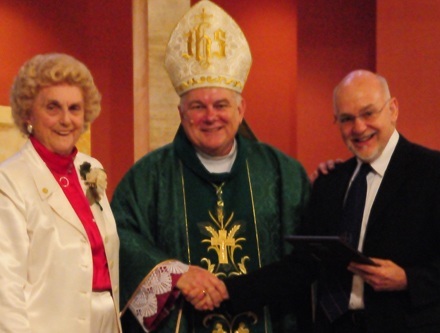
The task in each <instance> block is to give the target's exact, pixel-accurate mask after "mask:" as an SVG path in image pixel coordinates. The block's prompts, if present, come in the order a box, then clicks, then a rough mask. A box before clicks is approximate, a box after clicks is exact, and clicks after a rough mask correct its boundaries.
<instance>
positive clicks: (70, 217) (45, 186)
mask: <svg viewBox="0 0 440 333" xmlns="http://www.w3.org/2000/svg"><path fill="white" fill-rule="evenodd" d="M24 152H25V156H26V159H27V160H28V161H29V164H31V165H32V166H31V167H30V168H29V169H30V170H31V174H32V177H33V179H34V182H35V185H36V186H37V188H38V192H39V193H40V196H41V199H42V200H46V201H47V202H48V204H49V206H50V207H51V208H52V210H53V211H54V212H55V213H56V214H57V215H58V216H60V217H61V218H62V219H63V220H64V221H66V222H67V223H70V224H71V225H72V226H73V227H74V228H75V229H77V230H78V231H79V232H80V233H81V234H83V235H84V236H86V237H87V235H86V233H85V230H84V227H83V225H82V223H81V221H80V219H79V218H78V216H77V215H76V213H75V211H74V210H73V208H72V205H71V204H70V202H69V200H68V199H67V197H66V196H65V194H64V192H63V190H62V189H61V187H60V186H59V185H58V183H57V181H56V180H55V178H54V177H53V175H52V173H51V172H50V170H49V169H48V168H47V166H46V164H45V163H44V162H43V160H42V159H41V158H40V156H39V155H38V153H37V152H36V151H35V149H34V148H33V146H32V143H31V142H30V141H28V142H27V144H26V146H25V148H24Z"/></svg>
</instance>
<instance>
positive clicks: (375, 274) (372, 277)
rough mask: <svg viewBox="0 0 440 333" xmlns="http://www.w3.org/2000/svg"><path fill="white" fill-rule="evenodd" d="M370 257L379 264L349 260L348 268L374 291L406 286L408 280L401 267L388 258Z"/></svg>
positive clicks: (402, 288) (397, 288) (391, 289)
mask: <svg viewBox="0 0 440 333" xmlns="http://www.w3.org/2000/svg"><path fill="white" fill-rule="evenodd" d="M371 259H372V260H373V261H374V262H375V263H376V264H378V265H379V266H372V265H363V264H359V263H354V262H351V263H350V265H349V266H348V270H349V271H350V272H352V273H354V274H356V275H359V276H360V277H361V278H362V279H363V280H364V281H365V282H366V283H368V284H369V285H370V286H372V287H373V289H374V290H375V291H397V290H405V289H406V288H407V285H408V281H407V279H406V273H405V271H404V270H403V268H402V267H400V266H398V265H396V264H395V263H394V262H392V261H390V260H383V259H377V258H371Z"/></svg>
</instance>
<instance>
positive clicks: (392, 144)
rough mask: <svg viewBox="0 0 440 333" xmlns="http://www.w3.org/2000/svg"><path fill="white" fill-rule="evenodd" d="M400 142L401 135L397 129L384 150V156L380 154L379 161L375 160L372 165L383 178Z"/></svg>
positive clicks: (359, 162)
mask: <svg viewBox="0 0 440 333" xmlns="http://www.w3.org/2000/svg"><path fill="white" fill-rule="evenodd" d="M398 141H399V133H398V132H397V130H396V129H394V132H393V134H392V135H391V137H390V139H389V140H388V143H387V145H386V146H385V149H384V150H383V152H382V154H380V156H379V157H378V158H377V159H375V160H374V161H373V162H371V163H370V165H371V167H372V168H373V170H374V172H375V173H376V174H378V175H379V176H381V177H383V176H384V174H385V171H386V169H387V167H388V164H389V163H390V160H391V156H392V155H393V153H394V150H395V149H396V146H397V142H398ZM361 163H362V162H361V161H360V160H359V159H358V166H359V164H361Z"/></svg>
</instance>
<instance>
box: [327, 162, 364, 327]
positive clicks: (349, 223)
mask: <svg viewBox="0 0 440 333" xmlns="http://www.w3.org/2000/svg"><path fill="white" fill-rule="evenodd" d="M371 170H372V169H371V166H370V165H369V164H366V163H364V164H362V165H361V168H360V170H359V172H358V174H357V175H356V177H355V178H354V179H353V181H352V183H351V186H350V188H349V190H348V193H347V197H346V199H345V204H344V209H343V213H342V221H341V226H340V234H341V236H342V238H343V239H344V240H345V241H346V242H347V243H348V244H350V245H351V246H352V247H353V248H355V249H357V248H358V245H359V236H360V231H361V226H362V217H363V215H364V208H365V199H366V196H367V175H368V173H369V172H370V171H371ZM342 269H344V268H342ZM352 279H353V276H352V274H350V273H349V272H346V271H343V272H341V275H339V276H333V277H330V276H327V277H326V281H325V283H326V285H324V286H323V288H322V294H321V299H320V304H321V306H322V307H323V310H324V312H325V313H326V315H327V317H328V318H329V319H330V321H334V320H335V319H337V318H338V317H340V316H341V315H343V314H344V313H345V312H346V311H347V310H348V302H349V298H350V292H351V283H352Z"/></svg>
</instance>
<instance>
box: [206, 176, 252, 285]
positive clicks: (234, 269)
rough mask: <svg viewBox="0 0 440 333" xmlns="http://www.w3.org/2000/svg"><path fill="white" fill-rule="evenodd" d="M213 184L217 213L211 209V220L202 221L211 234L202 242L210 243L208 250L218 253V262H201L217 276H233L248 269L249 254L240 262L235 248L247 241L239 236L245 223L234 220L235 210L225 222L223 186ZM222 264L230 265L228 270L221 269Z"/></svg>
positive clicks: (244, 272) (207, 231)
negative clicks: (236, 257) (237, 259)
mask: <svg viewBox="0 0 440 333" xmlns="http://www.w3.org/2000/svg"><path fill="white" fill-rule="evenodd" d="M224 185H225V183H222V184H221V185H220V186H217V185H215V184H213V186H214V187H215V189H216V195H217V206H216V215H215V216H214V214H213V213H212V212H211V211H208V213H209V216H210V218H211V220H212V221H211V222H207V223H202V224H201V226H200V227H201V229H202V232H203V233H204V234H206V233H207V234H209V235H210V236H211V237H210V238H205V239H203V240H202V243H208V244H209V247H208V251H210V250H213V251H215V252H216V254H217V258H218V263H217V264H216V263H212V262H211V260H210V259H208V258H202V259H201V262H202V263H206V265H207V270H208V271H209V272H211V273H213V274H215V275H216V276H225V277H226V276H233V275H240V274H246V273H247V269H246V266H245V263H246V261H248V260H249V257H248V256H243V257H242V258H241V261H240V262H238V263H237V262H236V261H235V256H234V253H235V250H236V249H241V248H242V247H241V245H240V243H241V242H243V241H246V238H244V237H238V235H239V232H240V229H242V227H243V225H242V224H241V223H239V222H238V221H236V222H233V219H234V212H232V213H231V215H230V216H229V218H228V219H227V220H226V222H225V216H224V202H223V198H222V194H223V186H224ZM221 265H229V267H228V272H224V271H221V270H220V268H221Z"/></svg>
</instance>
